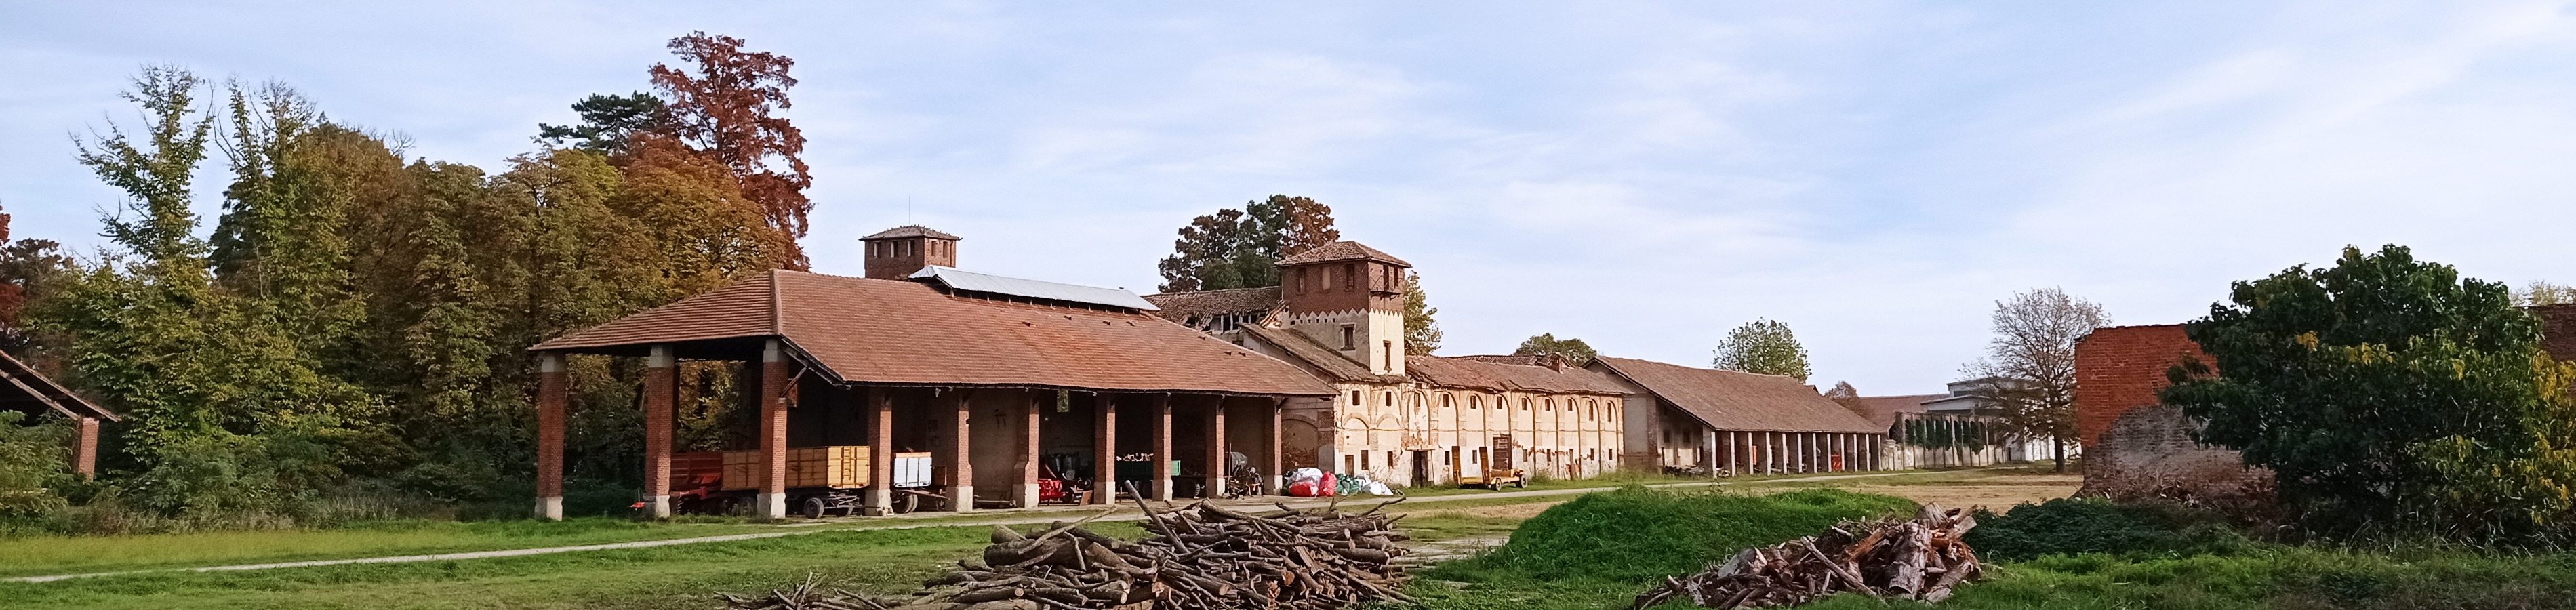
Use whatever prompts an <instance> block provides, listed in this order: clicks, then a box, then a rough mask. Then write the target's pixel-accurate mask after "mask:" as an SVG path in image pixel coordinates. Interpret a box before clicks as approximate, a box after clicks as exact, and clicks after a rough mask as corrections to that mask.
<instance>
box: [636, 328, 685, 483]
mask: <svg viewBox="0 0 2576 610" xmlns="http://www.w3.org/2000/svg"><path fill="white" fill-rule="evenodd" d="M652 350H653V351H652V355H650V356H646V357H645V362H644V510H645V515H647V516H650V517H653V518H655V519H661V518H667V517H670V516H671V441H672V435H671V427H672V426H671V417H672V412H673V408H674V404H673V403H674V401H675V399H674V398H673V395H674V394H676V393H677V392H678V391H679V380H680V375H679V358H677V357H675V355H674V354H673V353H672V351H671V346H670V345H669V344H661V345H655V346H653V348H652Z"/></svg>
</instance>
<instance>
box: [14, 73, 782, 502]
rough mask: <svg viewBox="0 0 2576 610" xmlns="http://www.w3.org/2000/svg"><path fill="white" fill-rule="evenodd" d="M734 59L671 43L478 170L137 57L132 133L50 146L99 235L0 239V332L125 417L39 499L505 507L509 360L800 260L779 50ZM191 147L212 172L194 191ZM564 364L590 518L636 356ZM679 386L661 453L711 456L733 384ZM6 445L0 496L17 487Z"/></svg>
mask: <svg viewBox="0 0 2576 610" xmlns="http://www.w3.org/2000/svg"><path fill="white" fill-rule="evenodd" d="M742 46H743V41H741V40H739V39H735V38H731V37H725V36H715V35H709V34H705V33H692V34H690V35H688V36H683V37H680V38H677V39H674V40H672V41H671V44H670V48H671V50H672V51H673V52H674V53H675V54H677V55H678V56H679V57H680V58H681V59H682V60H683V61H682V62H681V63H680V65H678V66H668V65H655V66H652V68H651V69H650V71H649V76H650V83H651V84H652V87H653V92H652V93H636V94H632V95H627V96H604V95H603V96H592V97H591V98H589V99H586V100H583V101H581V102H580V103H578V104H575V105H574V109H575V110H576V111H578V112H579V113H580V115H581V117H582V122H581V123H579V124H576V125H570V126H553V125H544V126H540V127H539V130H538V138H537V142H538V144H539V145H538V146H537V147H536V149H534V150H531V151H529V152H527V153H525V154H522V155H519V156H517V157H514V158H511V159H510V160H508V161H507V162H506V163H504V164H503V165H502V166H500V167H499V168H498V169H497V170H488V171H487V170H485V169H483V168H478V167H474V166H470V165H465V164H460V163H452V162H444V161H434V160H428V159H414V158H408V155H407V152H408V151H407V149H406V146H407V142H405V141H403V140H401V139H398V138H394V137H390V136H387V135H384V134H383V133H382V132H376V131H371V130H369V129H368V128H365V127H362V126H357V125H352V124H349V123H346V122H343V121H339V120H335V119H333V118H331V117H330V116H329V115H327V114H326V113H324V112H323V111H322V110H321V109H320V108H319V106H318V105H317V104H315V103H314V102H312V101H311V100H309V99H307V98H306V97H304V96H303V95H302V94H301V93H299V92H297V91H296V90H295V89H293V88H292V87H290V86H288V85H286V84H283V83H275V82H270V83H247V82H238V81H236V82H224V83H215V82H210V81H208V80H206V79H204V78H202V77H200V76H198V75H196V74H195V73H193V72H191V71H190V70H188V69H186V68H183V67H178V66H153V67H149V68H147V69H145V70H143V71H142V72H141V73H140V74H139V75H138V76H136V77H135V79H134V80H133V82H132V86H131V87H130V88H129V89H128V90H127V91H126V92H125V93H124V98H125V99H126V100H127V101H128V102H131V103H133V104H134V105H135V106H137V107H138V109H139V110H140V111H141V116H142V119H143V120H142V121H140V122H138V123H133V124H110V125H107V126H105V127H103V128H101V129H99V130H96V131H95V132H94V133H91V134H89V135H87V136H85V137H82V138H79V141H78V143H77V144H78V146H77V149H78V150H77V157H78V159H79V161H80V162H81V163H82V164H83V165H85V166H87V167H89V168H90V169H91V170H92V171H94V172H95V173H96V174H97V175H98V177H99V178H100V179H101V180H103V181H105V182H107V183H108V184H109V185H112V186H115V187H117V188H118V189H120V190H122V191H124V193H125V195H126V197H125V199H124V205H123V207H122V209H119V210H115V211H114V212H113V213H110V214H108V215H107V217H106V218H104V219H103V220H104V222H105V224H106V236H107V237H108V240H109V242H110V244H112V245H111V246H110V247H109V248H107V249H105V250H104V251H103V252H101V253H100V255H99V256H97V257H95V258H81V259H77V260H76V259H73V258H70V257H66V256H63V255H62V254H60V253H59V252H58V250H59V248H58V246H55V245H54V244H52V243H51V242H42V241H36V240H21V241H19V242H14V243H11V244H9V245H8V246H7V247H6V248H0V341H5V347H7V348H9V349H11V350H12V351H13V352H14V353H17V354H19V355H21V356H22V357H24V358H26V359H29V360H31V361H33V362H36V363H37V364H38V365H39V366H41V367H44V368H46V369H48V370H49V371H51V372H53V373H54V374H57V375H59V376H61V377H62V378H63V379H64V380H65V381H67V382H69V383H72V384H74V385H76V386H78V387H79V388H82V389H83V390H85V391H86V393H87V394H88V395H90V396H93V397H96V398H97V399H99V400H101V401H102V402H103V403H104V405H103V406H106V407H107V408H109V409H112V410H115V411H117V412H119V413H121V414H123V415H124V416H125V417H126V420H125V421H124V422H122V423H119V424H116V425H115V426H114V427H112V428H110V430H108V434H106V435H105V436H107V437H108V438H110V439H114V442H111V443H110V444H109V445H108V447H107V449H108V450H107V451H106V452H105V453H104V454H103V455H102V459H101V467H102V468H101V476H100V478H99V480H98V481H96V482H90V483H83V482H77V481H68V480H61V479H59V478H58V479H55V480H52V481H50V482H49V483H48V484H47V485H45V486H44V487H42V489H43V490H45V493H47V494H50V495H52V496H55V497H57V499H61V500H68V501H70V502H73V503H76V504H78V503H91V502H114V503H117V504H120V505H122V506H127V507H131V508H133V509H136V510H145V511H153V512H157V513H160V514H162V515H165V516H200V515H221V514H268V515H279V516H286V517H294V516H299V515H303V514H304V513H305V512H307V511H309V510H310V507H311V506H314V505H315V504H316V503H314V502H311V501H312V500H315V499H319V498H323V497H326V496H330V495H333V494H341V493H354V492H365V493H375V494H388V493H389V494H398V495H405V496H412V497H421V498H427V499H430V500H435V501H438V502H443V503H449V504H454V505H463V506H466V507H468V510H469V511H472V510H477V509H476V508H475V507H485V508H487V509H488V512H493V513H500V514H516V513H517V512H520V511H521V510H523V507H521V506H519V505H520V504H522V503H523V502H522V501H523V500H524V499H525V498H526V497H527V496H528V495H529V494H530V493H531V490H530V486H531V485H532V478H533V474H532V472H531V471H532V469H533V463H534V461H535V460H534V448H533V446H532V440H531V438H530V435H529V434H528V433H527V430H528V429H529V426H530V422H531V421H532V417H533V416H532V412H531V409H530V396H531V393H532V391H533V387H532V374H531V373H532V371H531V369H530V363H531V362H532V359H531V358H529V356H528V355H527V354H526V353H524V352H523V350H524V349H525V348H526V347H527V346H529V345H532V344H534V343H536V342H537V341H539V340H541V339H543V338H546V337H549V336H553V335H558V334H562V333H565V332H569V331H572V330H575V329H579V328H583V327H587V326H590V325H594V324H598V323H601V322H605V321H608V320H611V319H615V318H617V317H619V316H623V315H625V314H628V313H632V312H635V311H638V310H642V309H645V308H649V307H653V306H658V305H661V304H665V303H668V302H671V301H673V300H676V299H678V298H680V297H683V296H686V295H690V294H694V293H697V292H701V291H705V290H708V289H711V288H714V287H717V286H720V285H723V284H725V283H728V282H731V281H734V280H736V279H738V278H742V277H745V276H747V275H751V274H757V273H761V272H765V271H767V270H770V269H776V268H801V267H803V266H804V265H805V261H806V258H805V255H804V254H803V253H802V251H801V250H800V249H799V247H798V245H797V240H798V238H799V237H801V236H803V235H804V234H805V231H806V226H807V225H806V215H807V213H808V212H809V211H810V210H811V208H812V204H811V202H810V201H808V200H807V199H806V197H805V195H804V194H803V191H804V189H805V188H806V187H808V186H810V185H811V184H812V179H811V177H810V175H808V173H807V169H806V166H805V164H804V163H803V162H802V161H801V160H799V158H798V155H799V154H800V153H801V151H802V149H803V146H804V138H803V136H802V135H801V134H800V133H799V132H798V130H797V129H796V127H795V126H794V125H792V124H790V123H789V122H788V120H787V119H785V118H784V117H780V116H778V115H777V111H779V110H784V109H786V108H788V107H789V101H788V98H787V90H788V88H789V87H792V86H793V85H794V84H795V80H794V79H793V78H791V77H790V76H789V68H790V67H791V66H792V65H793V62H792V61H791V60H789V59H788V58H786V57H783V56H779V55H775V54H771V53H763V52H754V51H747V50H744V49H743V48H742ZM210 157H211V158H217V159H220V161H221V166H222V167H223V168H225V169H226V170H228V171H226V172H225V173H224V174H223V175H221V176H215V177H208V176H200V175H198V174H197V173H196V171H195V169H196V167H197V166H198V163H199V161H201V160H205V159H208V158H210ZM208 182H212V183H214V184H215V185H216V186H217V187H218V188H220V193H221V196H222V198H223V207H222V212H221V213H220V215H218V216H217V217H216V218H215V219H213V228H212V231H211V232H210V235H211V237H207V238H203V239H201V238H199V237H197V236H198V235H200V233H199V232H198V229H199V227H200V226H201V223H202V221H201V220H200V219H199V218H198V217H197V216H196V215H195V214H193V213H191V211H190V208H189V202H190V201H191V200H192V198H193V197H195V196H196V194H197V193H198V192H199V191H200V190H201V189H203V188H206V187H204V186H202V185H204V184H206V183H208ZM0 240H5V236H0ZM572 363H573V369H572V380H573V384H574V386H575V391H574V392H573V395H574V396H576V397H579V398H578V399H577V400H578V401H579V402H578V403H577V404H576V405H574V406H573V409H572V422H571V427H572V431H571V434H569V435H568V437H569V438H570V439H572V440H573V442H574V445H573V446H572V447H570V448H569V450H568V454H569V457H570V459H571V462H570V467H569V470H570V475H571V478H572V479H573V483H574V487H575V488H576V489H577V490H580V491H577V492H576V493H577V494H584V493H586V494H588V496H587V499H588V500H589V502H588V504H589V507H590V508H591V509H593V510H595V511H596V510H609V509H610V508H611V507H614V506H621V505H623V504H624V503H625V502H627V501H629V496H631V493H632V492H631V490H630V489H628V486H629V485H630V484H629V483H628V481H633V480H637V479H638V477H640V474H639V469H640V467H641V466H640V464H641V459H640V455H641V450H640V447H641V425H640V420H639V415H638V412H637V409H635V408H634V406H635V404H636V400H637V397H636V391H635V384H636V383H637V382H638V376H639V374H640V370H637V369H635V368H634V367H635V366H636V365H634V364H632V363H620V362H613V361H611V360H610V359H608V358H605V357H577V358H575V359H573V360H572ZM683 374H684V380H685V382H686V384H687V389H686V390H685V391H686V392H687V393H688V394H689V395H688V397H687V400H686V402H685V403H684V406H683V411H684V413H683V415H682V419H683V421H684V424H683V435H684V440H683V442H684V443H685V444H687V445H688V446H691V447H697V448H718V447H721V446H723V445H724V444H726V443H727V442H728V437H729V436H730V434H729V433H728V430H729V429H730V428H731V426H732V424H733V422H734V420H736V419H738V418H734V417H733V416H732V413H734V412H735V411H736V410H735V409H734V408H733V407H732V405H733V404H734V402H735V401H737V400H738V398H737V397H736V396H735V393H734V392H732V389H731V388H732V387H733V385H734V381H733V375H734V374H735V373H734V371H733V370H732V369H731V368H730V367H726V366H721V365H711V364H696V363H693V364H691V365H689V366H688V367H687V368H686V369H685V370H684V372H683ZM0 427H6V426H0ZM21 440H23V439H21ZM13 442H17V441H12V440H11V439H10V438H8V435H0V497H6V496H8V495H9V494H11V493H13V492H12V491H10V489H11V487H10V486H12V485H19V483H16V482H13V481H16V480H17V479H23V478H25V477H22V476H18V475H13V474H12V473H13V472H17V471H15V470H12V468H13V464H12V463H11V462H10V461H9V460H11V459H12V458H10V457H9V456H10V455H12V454H13V451H12V449H11V448H12V447H17V446H20V445H22V444H23V443H19V444H12V443H13ZM24 491H25V489H24V487H23V485H21V489H19V492H20V493H23V492H24ZM37 504H41V502H38V503H21V504H11V503H8V502H0V512H6V511H8V510H11V509H10V507H11V506H35V505H37ZM22 512H23V511H22Z"/></svg>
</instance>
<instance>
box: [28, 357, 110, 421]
mask: <svg viewBox="0 0 2576 610" xmlns="http://www.w3.org/2000/svg"><path fill="white" fill-rule="evenodd" d="M0 409H8V410H11V411H21V412H25V413H27V414H28V415H30V416H33V415H35V414H37V413H41V412H44V411H53V412H56V413H61V414H63V415H65V416H70V417H93V418H98V419H104V420H108V421H119V420H123V419H125V418H123V417H118V416H117V415H116V413H114V412H111V411H108V410H107V409H106V408H105V407H100V406H98V405H95V404H91V403H90V401H89V400H87V399H84V398H81V397H80V395H79V394H73V393H72V392H71V390H67V389H64V388H63V386H62V384H58V383H54V380H52V379H49V378H46V377H45V375H44V374H43V373H38V372H36V369H35V367H31V366H27V363H25V362H21V361H19V360H18V359H17V358H16V357H13V356H10V355H9V354H7V353H0Z"/></svg>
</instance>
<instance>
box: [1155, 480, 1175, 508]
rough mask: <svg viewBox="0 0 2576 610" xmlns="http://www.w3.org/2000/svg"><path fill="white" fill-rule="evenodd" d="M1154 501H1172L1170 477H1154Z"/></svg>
mask: <svg viewBox="0 0 2576 610" xmlns="http://www.w3.org/2000/svg"><path fill="white" fill-rule="evenodd" d="M1154 499H1156V500H1162V501H1165V502H1170V501H1172V479H1171V477H1154Z"/></svg>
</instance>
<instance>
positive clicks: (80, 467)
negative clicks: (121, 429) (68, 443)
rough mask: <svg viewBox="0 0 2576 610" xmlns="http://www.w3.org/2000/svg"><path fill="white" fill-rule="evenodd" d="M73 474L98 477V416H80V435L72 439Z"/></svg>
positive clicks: (83, 476)
mask: <svg viewBox="0 0 2576 610" xmlns="http://www.w3.org/2000/svg"><path fill="white" fill-rule="evenodd" d="M72 443H73V445H72V474H77V475H80V478H81V479H82V480H89V479H96V478H98V418H96V417H83V418H80V437H79V438H76V439H73V440H72Z"/></svg>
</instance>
